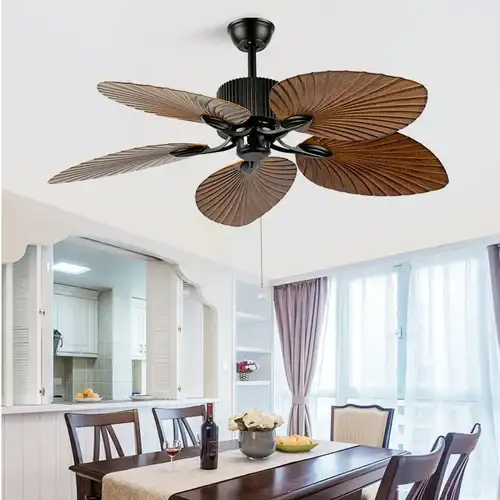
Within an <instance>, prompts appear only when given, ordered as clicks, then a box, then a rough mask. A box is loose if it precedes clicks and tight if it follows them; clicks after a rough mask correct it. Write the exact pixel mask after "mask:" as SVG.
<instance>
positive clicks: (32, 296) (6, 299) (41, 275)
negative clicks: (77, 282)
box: [2, 245, 53, 406]
mask: <svg viewBox="0 0 500 500" xmlns="http://www.w3.org/2000/svg"><path fill="white" fill-rule="evenodd" d="M2 292H3V296H2V405H4V406H12V405H37V404H47V403H49V402H51V401H52V385H53V384H52V370H53V368H52V362H53V347H52V346H53V342H52V329H51V328H50V326H51V313H52V308H51V300H50V297H51V296H52V247H44V246H38V245H29V246H28V247H27V248H26V252H25V254H24V256H23V257H22V258H21V259H20V260H18V261H17V262H14V263H13V264H6V265H4V266H2Z"/></svg>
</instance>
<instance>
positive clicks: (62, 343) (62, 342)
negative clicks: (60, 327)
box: [59, 335, 64, 347]
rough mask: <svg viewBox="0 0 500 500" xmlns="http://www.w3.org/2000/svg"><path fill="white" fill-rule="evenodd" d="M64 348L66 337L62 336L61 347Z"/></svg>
mask: <svg viewBox="0 0 500 500" xmlns="http://www.w3.org/2000/svg"><path fill="white" fill-rule="evenodd" d="M63 346H64V337H63V336H62V335H61V345H60V346H59V347H63Z"/></svg>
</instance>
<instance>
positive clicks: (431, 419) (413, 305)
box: [404, 249, 500, 500]
mask: <svg viewBox="0 0 500 500" xmlns="http://www.w3.org/2000/svg"><path fill="white" fill-rule="evenodd" d="M489 279H490V277H489V274H488V267H487V254H486V250H482V249H478V250H470V251H464V252H455V253H447V254H442V255H440V256H436V257H432V258H425V259H421V260H415V261H413V262H411V275H410V293H409V303H408V335H407V353H408V354H407V366H406V377H405V384H406V387H405V397H404V448H405V449H407V450H410V451H412V452H414V453H419V452H425V451H427V450H429V448H430V446H431V445H432V442H433V441H434V440H435V438H436V436H437V435H439V434H446V433H447V432H451V431H456V432H469V431H470V429H471V428H472V426H473V425H474V423H475V422H480V423H481V425H482V428H483V434H482V436H481V438H480V440H479V444H478V448H477V450H476V451H475V452H474V453H473V455H472V456H471V461H470V463H469V466H468V469H467V472H466V477H465V480H464V485H463V490H462V494H461V496H460V498H461V499H481V500H490V499H496V498H498V497H497V495H498V491H497V485H498V464H499V453H500V451H499V446H500V427H499V425H500V422H498V421H496V420H495V414H496V418H498V411H499V405H500V401H499V396H498V394H499V392H498V391H499V387H500V366H499V361H498V352H499V349H498V345H497V342H496V338H495V332H494V323H493V309H492V302H491V287H490V282H489Z"/></svg>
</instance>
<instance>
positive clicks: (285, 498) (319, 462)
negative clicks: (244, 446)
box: [70, 441, 404, 500]
mask: <svg viewBox="0 0 500 500" xmlns="http://www.w3.org/2000/svg"><path fill="white" fill-rule="evenodd" d="M236 448H238V441H224V442H221V443H220V445H219V449H220V451H227V450H231V449H236ZM402 453H404V452H403V451H400V450H389V449H385V448H371V447H368V446H355V447H353V448H348V449H346V450H341V451H337V452H334V453H330V454H328V455H323V456H320V457H315V458H311V459H306V460H303V461H300V462H293V463H291V464H287V465H284V466H280V467H276V468H274V469H267V470H263V471H259V472H256V473H253V474H248V475H246V476H241V477H237V478H234V479H230V480H228V481H223V482H220V483H215V484H211V485H207V486H203V487H201V488H196V489H193V490H189V491H185V492H182V493H177V494H176V495H174V496H172V497H171V500H212V499H214V500H218V499H223V500H226V499H240V500H247V499H248V500H250V499H251V500H255V498H258V499H280V500H294V499H298V498H305V497H307V498H308V499H311V500H334V499H338V498H342V499H343V500H357V499H360V498H361V489H362V488H363V487H365V486H368V485H369V484H371V483H374V482H376V481H379V480H380V479H381V478H382V476H383V474H384V471H385V468H386V466H387V463H388V462H389V459H390V458H391V457H392V456H393V455H399V454H402ZM198 455H199V448H197V447H193V448H185V449H183V450H182V451H181V453H179V455H177V457H176V460H180V459H182V458H191V457H194V456H198ZM168 461H169V458H168V456H167V454H166V453H165V452H153V453H143V454H142V455H134V456H130V457H124V458H115V459H112V460H102V461H100V462H89V463H84V464H79V465H73V466H71V467H70V469H71V470H72V471H73V472H75V473H76V474H77V475H78V476H79V477H80V478H81V479H82V480H86V482H87V483H88V484H87V488H86V490H87V491H88V493H89V494H96V493H100V490H101V484H100V483H101V482H102V479H103V477H104V476H105V475H106V474H109V473H111V472H118V471H123V470H129V469H135V468H138V467H146V466H148V465H154V464H160V463H165V462H168Z"/></svg>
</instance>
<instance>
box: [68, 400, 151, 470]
mask: <svg viewBox="0 0 500 500" xmlns="http://www.w3.org/2000/svg"><path fill="white" fill-rule="evenodd" d="M64 418H65V420H66V426H67V427H68V433H69V439H70V442H71V450H72V452H73V460H74V462H75V465H76V464H80V463H82V462H83V457H82V450H81V447H80V440H79V438H78V433H77V429H78V428H80V427H93V428H94V450H93V453H92V460H93V461H94V462H97V461H99V460H100V451H101V437H102V444H103V447H104V454H105V459H106V460H108V459H110V458H113V454H112V451H111V443H110V439H111V441H112V442H113V445H114V447H115V450H116V453H117V454H118V456H119V457H124V456H125V454H124V452H123V448H122V446H121V444H120V441H119V440H118V437H117V435H116V433H115V431H114V429H113V427H112V426H113V425H119V424H129V423H132V424H133V425H134V435H135V451H136V453H137V454H141V453H142V443H141V430H140V426H139V414H138V413H137V410H127V411H118V412H112V413H66V414H65V415H64Z"/></svg>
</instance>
